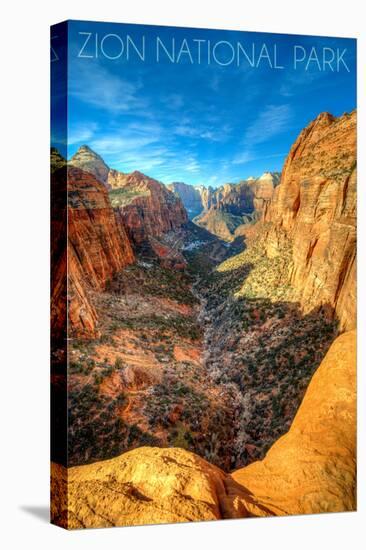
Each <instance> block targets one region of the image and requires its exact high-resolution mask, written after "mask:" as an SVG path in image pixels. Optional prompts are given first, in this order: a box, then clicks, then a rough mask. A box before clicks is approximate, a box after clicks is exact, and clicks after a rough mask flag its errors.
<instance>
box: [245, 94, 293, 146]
mask: <svg viewBox="0 0 366 550" xmlns="http://www.w3.org/2000/svg"><path fill="white" fill-rule="evenodd" d="M292 116H293V113H292V109H291V107H290V105H287V104H285V105H268V106H267V107H265V108H264V110H263V111H262V112H261V113H260V114H259V116H258V117H257V119H256V120H255V121H254V122H253V123H252V124H251V125H249V126H248V128H247V130H246V132H245V135H244V140H243V141H244V144H246V145H250V146H255V145H258V144H259V143H264V142H266V141H268V140H270V139H272V138H273V137H274V136H276V135H278V134H281V133H282V132H284V131H285V130H287V129H288V125H289V123H290V121H291V119H292Z"/></svg>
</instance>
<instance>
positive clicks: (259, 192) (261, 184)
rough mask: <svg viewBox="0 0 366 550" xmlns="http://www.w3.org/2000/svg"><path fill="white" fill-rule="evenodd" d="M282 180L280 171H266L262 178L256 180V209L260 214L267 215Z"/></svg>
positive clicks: (254, 199)
mask: <svg viewBox="0 0 366 550" xmlns="http://www.w3.org/2000/svg"><path fill="white" fill-rule="evenodd" d="M279 182H280V174H279V173H278V172H265V173H264V174H263V175H262V176H261V177H260V178H258V179H256V180H254V182H253V188H254V198H253V204H254V209H255V211H256V212H258V213H259V214H260V215H265V214H266V212H267V209H268V207H269V205H270V203H271V200H272V196H273V193H274V190H275V187H277V185H278V184H279Z"/></svg>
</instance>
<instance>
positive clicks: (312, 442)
mask: <svg viewBox="0 0 366 550" xmlns="http://www.w3.org/2000/svg"><path fill="white" fill-rule="evenodd" d="M355 472H356V334H355V332H354V331H352V332H348V333H345V334H342V335H341V336H339V337H338V338H337V339H336V340H335V342H334V343H333V344H332V346H331V348H330V349H329V351H328V353H327V355H326V356H325V358H324V359H323V362H322V363H321V365H320V367H319V368H318V370H317V371H316V372H315V374H314V376H313V379H312V381H311V382H310V385H309V387H308V390H307V392H306V394H305V397H304V399H303V402H302V404H301V406H300V408H299V410H298V412H297V415H296V417H295V419H294V421H293V424H292V426H291V428H290V430H289V432H288V433H287V434H286V435H284V436H283V437H281V438H280V439H279V440H278V441H277V442H276V443H275V444H274V445H273V446H272V448H271V449H270V450H269V452H268V453H267V455H266V457H265V458H264V460H263V461H261V462H254V463H253V464H251V465H249V466H247V467H246V468H242V469H240V470H238V471H236V472H234V473H233V474H232V478H233V479H234V480H235V482H237V483H238V484H240V485H241V486H243V487H245V488H246V489H247V490H248V491H249V493H250V494H253V495H254V498H253V502H252V503H251V505H250V506H249V505H248V504H246V506H247V508H248V511H249V512H250V513H251V514H254V515H260V516H261V515H285V514H314V513H319V512H340V511H346V510H355V509H356V496H355ZM233 490H234V491H235V487H234V489H233Z"/></svg>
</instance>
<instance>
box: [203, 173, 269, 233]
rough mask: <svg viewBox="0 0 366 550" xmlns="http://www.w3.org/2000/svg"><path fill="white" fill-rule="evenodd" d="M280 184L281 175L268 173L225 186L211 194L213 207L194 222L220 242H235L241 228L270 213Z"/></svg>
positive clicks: (211, 205)
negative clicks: (276, 189)
mask: <svg viewBox="0 0 366 550" xmlns="http://www.w3.org/2000/svg"><path fill="white" fill-rule="evenodd" d="M278 182H279V174H278V173H277V172H265V173H264V174H263V175H262V176H261V177H260V178H257V179H255V178H249V179H248V180H243V181H241V182H239V183H225V184H224V185H222V186H221V187H219V188H218V189H216V190H215V191H212V192H211V196H210V206H209V208H208V209H205V210H204V211H203V212H202V213H201V214H200V215H199V216H197V217H196V218H195V219H194V222H195V223H196V224H197V225H200V226H201V227H204V228H205V229H207V231H210V233H213V234H214V235H216V236H217V237H219V238H220V239H223V240H225V241H232V240H234V239H235V237H236V236H237V234H238V231H237V230H238V228H239V227H240V226H242V225H246V224H248V223H250V222H254V221H256V220H258V219H259V218H260V217H261V216H262V213H265V212H266V211H267V208H268V205H269V204H270V202H271V199H272V195H273V192H274V189H275V187H276V186H277V185H278ZM239 234H242V231H241V230H239Z"/></svg>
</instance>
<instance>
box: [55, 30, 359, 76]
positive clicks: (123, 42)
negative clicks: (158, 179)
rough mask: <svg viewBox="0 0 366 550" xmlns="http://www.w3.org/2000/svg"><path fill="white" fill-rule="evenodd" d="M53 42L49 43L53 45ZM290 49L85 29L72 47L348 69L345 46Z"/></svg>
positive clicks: (88, 52) (140, 56)
mask: <svg viewBox="0 0 366 550" xmlns="http://www.w3.org/2000/svg"><path fill="white" fill-rule="evenodd" d="M294 39H295V37H294ZM54 42H55V41H53V47H56V44H54ZM290 51H291V55H290V57H288V56H287V57H286V58H285V56H282V55H281V48H280V45H279V44H276V43H272V44H270V43H268V44H267V43H266V42H248V43H243V42H239V41H228V40H219V41H212V40H208V39H205V38H200V37H197V38H190V39H187V38H181V37H180V38H176V37H169V38H166V37H161V36H155V37H151V36H150V37H149V40H147V37H146V36H145V35H141V36H138V37H132V36H131V35H128V34H127V35H120V34H115V33H108V34H99V33H96V32H87V31H85V32H84V31H83V32H79V33H78V45H77V49H76V50H75V52H76V55H77V57H79V58H85V59H97V58H104V59H110V60H114V61H115V60H121V61H123V62H128V61H140V62H142V63H143V62H145V61H149V62H151V61H155V62H156V63H182V64H183V63H184V64H191V65H194V64H198V65H201V64H202V65H204V64H205V65H218V66H223V67H226V66H229V65H234V66H237V67H244V68H248V69H250V68H253V69H258V68H262V67H263V68H270V69H274V70H283V69H285V68H292V69H293V70H302V71H308V70H312V71H314V70H315V71H321V72H325V71H326V72H337V73H338V72H342V71H346V72H350V68H349V60H348V59H347V56H348V51H347V48H342V47H341V48H334V47H330V46H321V47H318V46H314V45H307V46H305V45H300V44H295V43H294V44H293V46H292V48H291V49H290Z"/></svg>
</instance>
